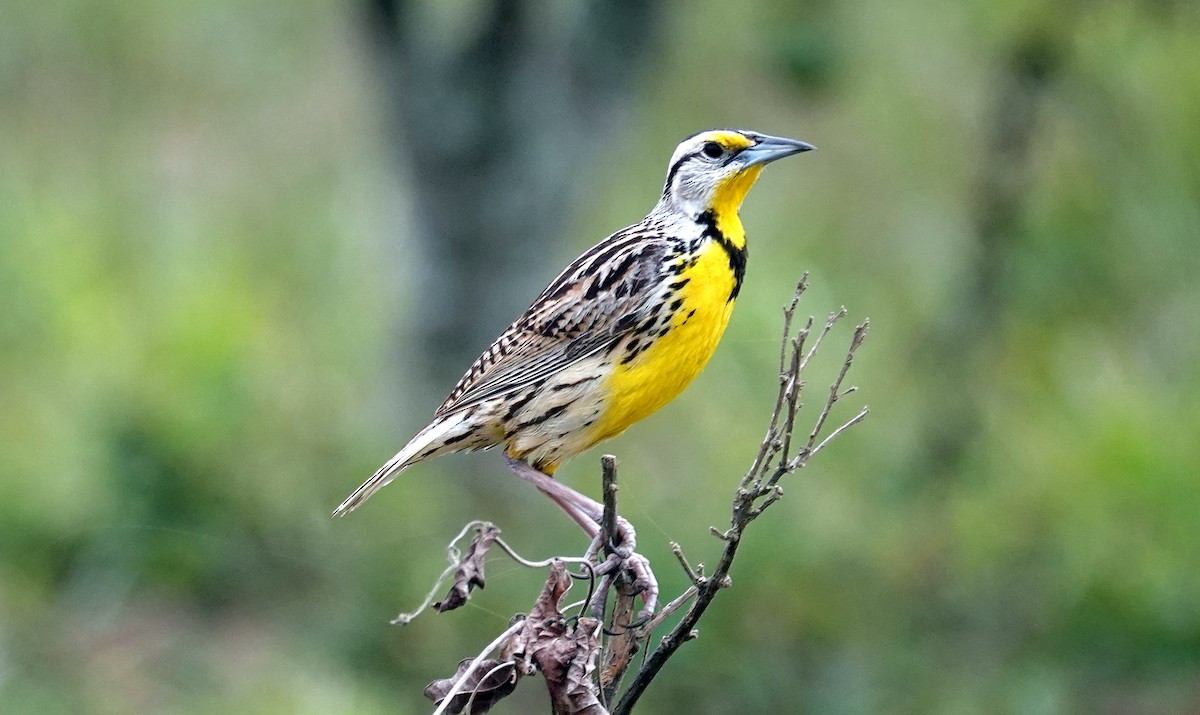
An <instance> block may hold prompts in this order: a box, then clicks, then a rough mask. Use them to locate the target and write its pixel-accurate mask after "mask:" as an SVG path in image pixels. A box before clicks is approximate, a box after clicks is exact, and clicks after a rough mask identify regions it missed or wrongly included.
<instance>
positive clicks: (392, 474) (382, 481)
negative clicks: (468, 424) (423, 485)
mask: <svg viewBox="0 0 1200 715" xmlns="http://www.w3.org/2000/svg"><path fill="white" fill-rule="evenodd" d="M462 417H463V416H462V413H457V414H450V415H446V416H445V417H442V418H440V419H437V420H434V421H433V422H431V423H430V424H429V426H427V427H426V428H425V429H423V430H421V431H420V432H418V433H417V435H416V436H415V437H413V438H412V439H410V440H409V441H408V444H406V445H404V447H403V448H402V449H401V450H400V451H399V452H397V453H396V456H394V457H392V458H391V459H389V460H388V461H387V463H386V464H384V465H383V466H382V467H380V468H379V471H377V472H375V474H374V475H373V476H372V477H371V478H370V479H368V480H367V481H365V482H363V484H362V486H360V487H359V488H358V489H355V490H354V493H353V494H351V495H350V496H348V497H346V501H344V502H342V503H341V504H339V505H338V508H337V509H334V510H333V515H334V516H345V515H346V514H349V513H350V512H352V511H354V510H355V509H357V508H358V507H359V505H361V504H362V503H363V502H365V501H366V500H367V499H370V498H371V496H372V495H373V494H375V492H377V491H379V490H380V489H383V488H384V487H386V486H387V485H388V484H389V483H390V482H391V481H392V480H393V479H395V478H396V477H397V476H398V475H399V474H400V472H403V471H404V470H405V469H406V468H408V466H409V465H412V464H416V463H417V462H423V461H425V460H426V459H430V458H431V457H436V456H438V455H439V454H440V452H433V453H430V454H426V455H424V456H420V455H421V454H422V452H426V451H427V450H428V449H429V448H430V447H431V446H434V445H437V444H438V442H441V441H442V440H444V439H445V438H446V437H447V436H449V433H450V432H453V431H454V428H456V427H459V426H460V425H461V423H462Z"/></svg>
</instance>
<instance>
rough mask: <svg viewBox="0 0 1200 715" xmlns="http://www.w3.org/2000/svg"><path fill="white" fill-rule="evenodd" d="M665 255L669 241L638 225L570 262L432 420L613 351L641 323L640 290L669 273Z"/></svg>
mask: <svg viewBox="0 0 1200 715" xmlns="http://www.w3.org/2000/svg"><path fill="white" fill-rule="evenodd" d="M639 229H640V230H639ZM668 248H669V244H668V239H665V238H662V237H661V234H655V233H651V232H649V231H646V230H645V227H641V226H639V227H636V228H635V227H631V228H628V229H625V230H623V231H619V232H617V233H615V234H613V235H612V236H610V237H609V238H607V239H605V240H604V241H602V242H600V243H598V244H597V245H596V246H594V247H592V248H591V249H590V250H588V251H587V252H586V253H584V254H583V255H582V256H580V257H579V258H577V259H575V261H574V262H572V263H571V265H569V266H567V268H566V269H564V270H563V272H562V273H560V274H559V276H558V277H557V278H555V279H554V281H552V282H551V283H550V285H549V286H547V288H546V290H544V291H542V294H541V295H539V296H538V297H537V299H535V300H534V301H533V304H532V305H530V306H529V309H528V310H526V311H525V313H524V314H523V315H522V316H521V317H520V318H518V319H517V320H516V321H515V322H514V323H513V324H512V325H510V326H509V327H508V329H507V330H505V331H504V333H502V334H501V335H500V337H499V338H497V339H496V341H495V342H494V343H492V345H491V347H489V348H488V349H487V350H485V351H484V352H483V354H482V355H480V356H479V358H478V359H477V360H476V361H475V362H474V364H472V365H471V368H470V369H469V370H467V373H466V374H465V375H463V377H462V379H461V380H459V382H458V384H457V385H456V386H455V387H454V389H453V390H452V391H451V392H450V396H449V397H448V398H446V401H445V402H444V403H443V404H442V406H441V407H439V408H438V410H437V413H436V414H437V415H439V416H440V415H445V414H448V413H450V412H453V411H455V410H458V409H462V408H464V407H468V406H470V405H473V404H477V403H479V402H481V401H483V400H486V399H489V398H492V397H496V396H498V395H501V394H504V393H507V392H510V391H512V390H515V389H518V388H520V387H522V386H525V385H529V384H532V383H534V382H536V381H537V380H540V379H542V378H544V377H546V376H548V375H551V374H554V373H556V372H558V371H560V370H563V369H566V368H567V367H569V366H570V365H572V364H574V363H576V362H578V361H579V360H582V359H584V358H586V357H588V356H590V355H593V354H595V353H596V352H597V351H598V350H602V349H604V348H606V347H608V346H610V345H612V344H613V342H615V341H616V340H618V339H620V338H621V336H623V335H625V334H626V333H628V332H629V331H630V330H632V329H633V328H635V327H636V326H637V325H638V323H639V321H640V320H641V319H642V318H643V317H645V315H646V313H647V311H648V308H649V305H648V304H649V299H650V297H651V292H650V291H647V290H646V287H647V286H650V285H654V284H655V283H656V282H658V280H659V278H660V276H661V275H662V273H663V271H665V270H667V269H668V266H667V265H666V262H667V259H666V256H667V254H668Z"/></svg>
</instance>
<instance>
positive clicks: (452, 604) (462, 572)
mask: <svg viewBox="0 0 1200 715" xmlns="http://www.w3.org/2000/svg"><path fill="white" fill-rule="evenodd" d="M499 535H500V529H498V528H496V526H495V525H494V524H489V523H485V524H483V525H482V526H480V527H479V531H478V532H477V533H476V534H475V538H473V539H471V546H470V547H468V548H467V553H466V554H465V555H464V556H463V557H462V561H461V562H460V563H459V566H458V570H457V571H456V572H455V573H454V585H453V586H451V587H450V592H449V593H447V594H446V597H445V598H444V599H442V600H441V601H438V602H437V603H435V604H433V608H434V610H436V611H437V612H438V613H445V612H446V611H453V610H454V609H456V608H458V607H460V606H462V605H463V604H465V603H466V602H467V599H468V598H470V597H471V589H473V588H483V587H484V578H483V562H484V559H485V558H486V557H487V552H488V549H490V548H491V547H492V544H493V543H494V542H495V541H496V537H497V536H499Z"/></svg>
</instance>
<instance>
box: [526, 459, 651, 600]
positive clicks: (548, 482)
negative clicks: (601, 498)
mask: <svg viewBox="0 0 1200 715" xmlns="http://www.w3.org/2000/svg"><path fill="white" fill-rule="evenodd" d="M504 462H505V464H507V465H508V468H509V469H511V470H512V472H513V474H516V475H517V476H518V477H520V478H521V479H524V480H525V481H527V482H529V483H530V484H532V485H533V486H535V487H537V489H538V491H540V492H541V493H543V494H545V495H546V496H548V497H550V500H551V501H553V502H554V503H555V504H557V505H558V506H559V508H561V509H562V510H563V511H565V512H566V513H567V516H569V517H571V520H572V521H574V522H575V523H576V524H578V525H579V527H580V528H581V529H583V531H584V533H585V534H587V535H588V536H589V537H590V538H592V539H595V538H596V536H597V535H598V534H599V533H600V522H601V520H602V519H603V518H604V505H602V504H601V503H600V502H598V501H596V500H594V499H592V498H591V497H588V496H586V495H584V494H580V493H579V492H577V491H575V490H574V489H572V488H570V487H568V486H567V485H566V484H563V483H562V482H560V481H558V480H556V479H555V478H554V477H551V476H550V475H548V474H546V473H544V472H542V471H539V470H538V469H536V468H534V467H533V466H532V465H531V464H529V463H528V462H525V461H523V460H520V459H514V458H513V457H510V456H508V455H505V456H504ZM614 536H615V537H616V541H617V543H616V544H610V546H611V547H612V548H613V550H614V551H616V552H617V553H618V555H619V556H620V557H621V558H622V559H623V560H624V561H625V562H626V564H627V565H628V566H629V569H630V570H631V571H632V572H633V576H634V579H635V581H636V582H638V585H640V586H641V587H642V600H643V601H644V602H645V608H643V609H642V613H641V614H640V615H641V616H642V617H643V618H648V617H649V616H651V615H653V613H654V608H655V606H656V605H657V604H658V579H656V578H655V577H654V572H653V571H651V570H650V561H649V560H648V559H647V558H646V557H645V556H642V555H641V554H638V553H635V552H634V548H635V547H636V546H637V532H635V531H634V529H633V525H632V524H630V523H629V521H628V520H626V519H625V518H624V517H621V516H618V517H617V533H616V534H615V535H614Z"/></svg>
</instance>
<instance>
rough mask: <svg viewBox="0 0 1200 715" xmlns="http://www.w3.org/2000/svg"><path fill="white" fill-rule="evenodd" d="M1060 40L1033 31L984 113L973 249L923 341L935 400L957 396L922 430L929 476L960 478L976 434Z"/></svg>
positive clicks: (1012, 50) (1009, 58)
mask: <svg viewBox="0 0 1200 715" xmlns="http://www.w3.org/2000/svg"><path fill="white" fill-rule="evenodd" d="M1064 45H1065V40H1064V39H1063V38H1062V37H1060V36H1059V35H1058V34H1055V32H1053V31H1052V30H1050V29H1042V28H1033V29H1031V30H1030V31H1029V32H1028V34H1027V35H1025V36H1022V37H1019V38H1017V39H1016V40H1015V41H1014V42H1013V43H1012V44H1011V45H1010V46H1009V47H1008V48H1007V51H1006V52H1005V54H1004V55H1003V57H1002V62H1003V65H1002V67H1001V69H1000V71H999V73H998V78H997V79H998V82H997V86H996V88H995V91H994V93H993V96H994V97H995V99H994V101H993V104H992V109H991V111H990V113H989V116H988V117H987V119H988V132H987V135H986V142H987V144H986V147H985V151H984V155H983V161H982V162H981V164H980V166H981V170H980V174H979V177H978V179H977V188H976V197H977V198H976V203H975V206H974V211H973V223H974V228H975V237H976V242H977V248H976V251H975V254H974V260H973V263H972V266H971V270H970V273H969V275H970V277H971V280H970V281H968V282H967V283H966V284H965V285H964V287H963V291H962V293H961V296H960V300H959V303H958V310H957V311H955V312H954V313H953V314H952V315H949V316H947V319H946V320H945V321H944V322H943V324H942V326H941V330H940V331H939V332H938V334H936V335H935V336H933V339H932V340H930V341H929V349H930V350H931V351H932V352H931V354H930V356H929V359H930V361H931V364H938V365H941V366H942V369H941V370H940V371H939V372H938V373H937V375H938V378H937V379H938V381H939V382H940V386H939V387H937V388H935V391H934V394H947V395H948V394H955V393H961V392H962V389H963V386H964V385H967V386H974V387H972V388H971V389H970V390H969V391H968V392H967V393H966V395H965V398H964V399H962V400H959V401H956V402H953V403H951V404H947V405H945V406H944V407H943V408H942V409H941V410H939V412H938V415H939V417H938V418H937V419H934V420H932V421H931V422H930V424H929V425H928V427H927V429H926V437H927V442H926V444H927V449H928V458H929V464H930V465H931V472H930V473H933V474H942V475H955V476H958V475H960V474H962V467H963V462H964V460H965V458H966V456H967V452H968V450H969V449H970V448H971V446H972V444H973V443H974V442H975V441H976V439H977V438H978V436H979V433H980V431H981V429H982V415H981V409H982V405H981V399H982V398H981V395H980V393H981V391H983V390H986V389H987V388H986V387H981V386H980V384H979V376H981V375H987V374H988V373H989V363H988V361H989V360H990V359H991V358H992V356H993V355H994V349H995V346H994V345H992V344H989V342H988V341H989V336H994V335H995V334H996V323H997V322H998V321H999V320H1000V319H1001V317H1002V316H1003V314H1004V313H1005V305H1006V303H1007V302H1008V301H1009V300H1011V298H1012V296H1010V295H1009V294H1008V293H1007V292H1006V286H1007V279H1008V275H1007V271H1008V265H1009V262H1010V260H1011V257H1010V253H1011V251H1012V249H1013V239H1014V237H1015V236H1016V235H1017V233H1018V232H1019V231H1020V230H1021V221H1022V220H1023V218H1024V212H1025V202H1026V201H1027V199H1028V186H1029V180H1030V176H1031V174H1032V172H1033V171H1034V158H1035V157H1034V156H1033V142H1034V139H1035V138H1036V133H1037V131H1038V120H1039V115H1040V112H1041V108H1042V106H1043V104H1044V102H1045V101H1046V97H1047V95H1048V94H1049V93H1050V92H1051V90H1052V89H1053V88H1054V83H1055V81H1056V80H1057V78H1058V72H1059V70H1060V67H1061V65H1062V61H1063V57H1062V56H1063V52H1064Z"/></svg>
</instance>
